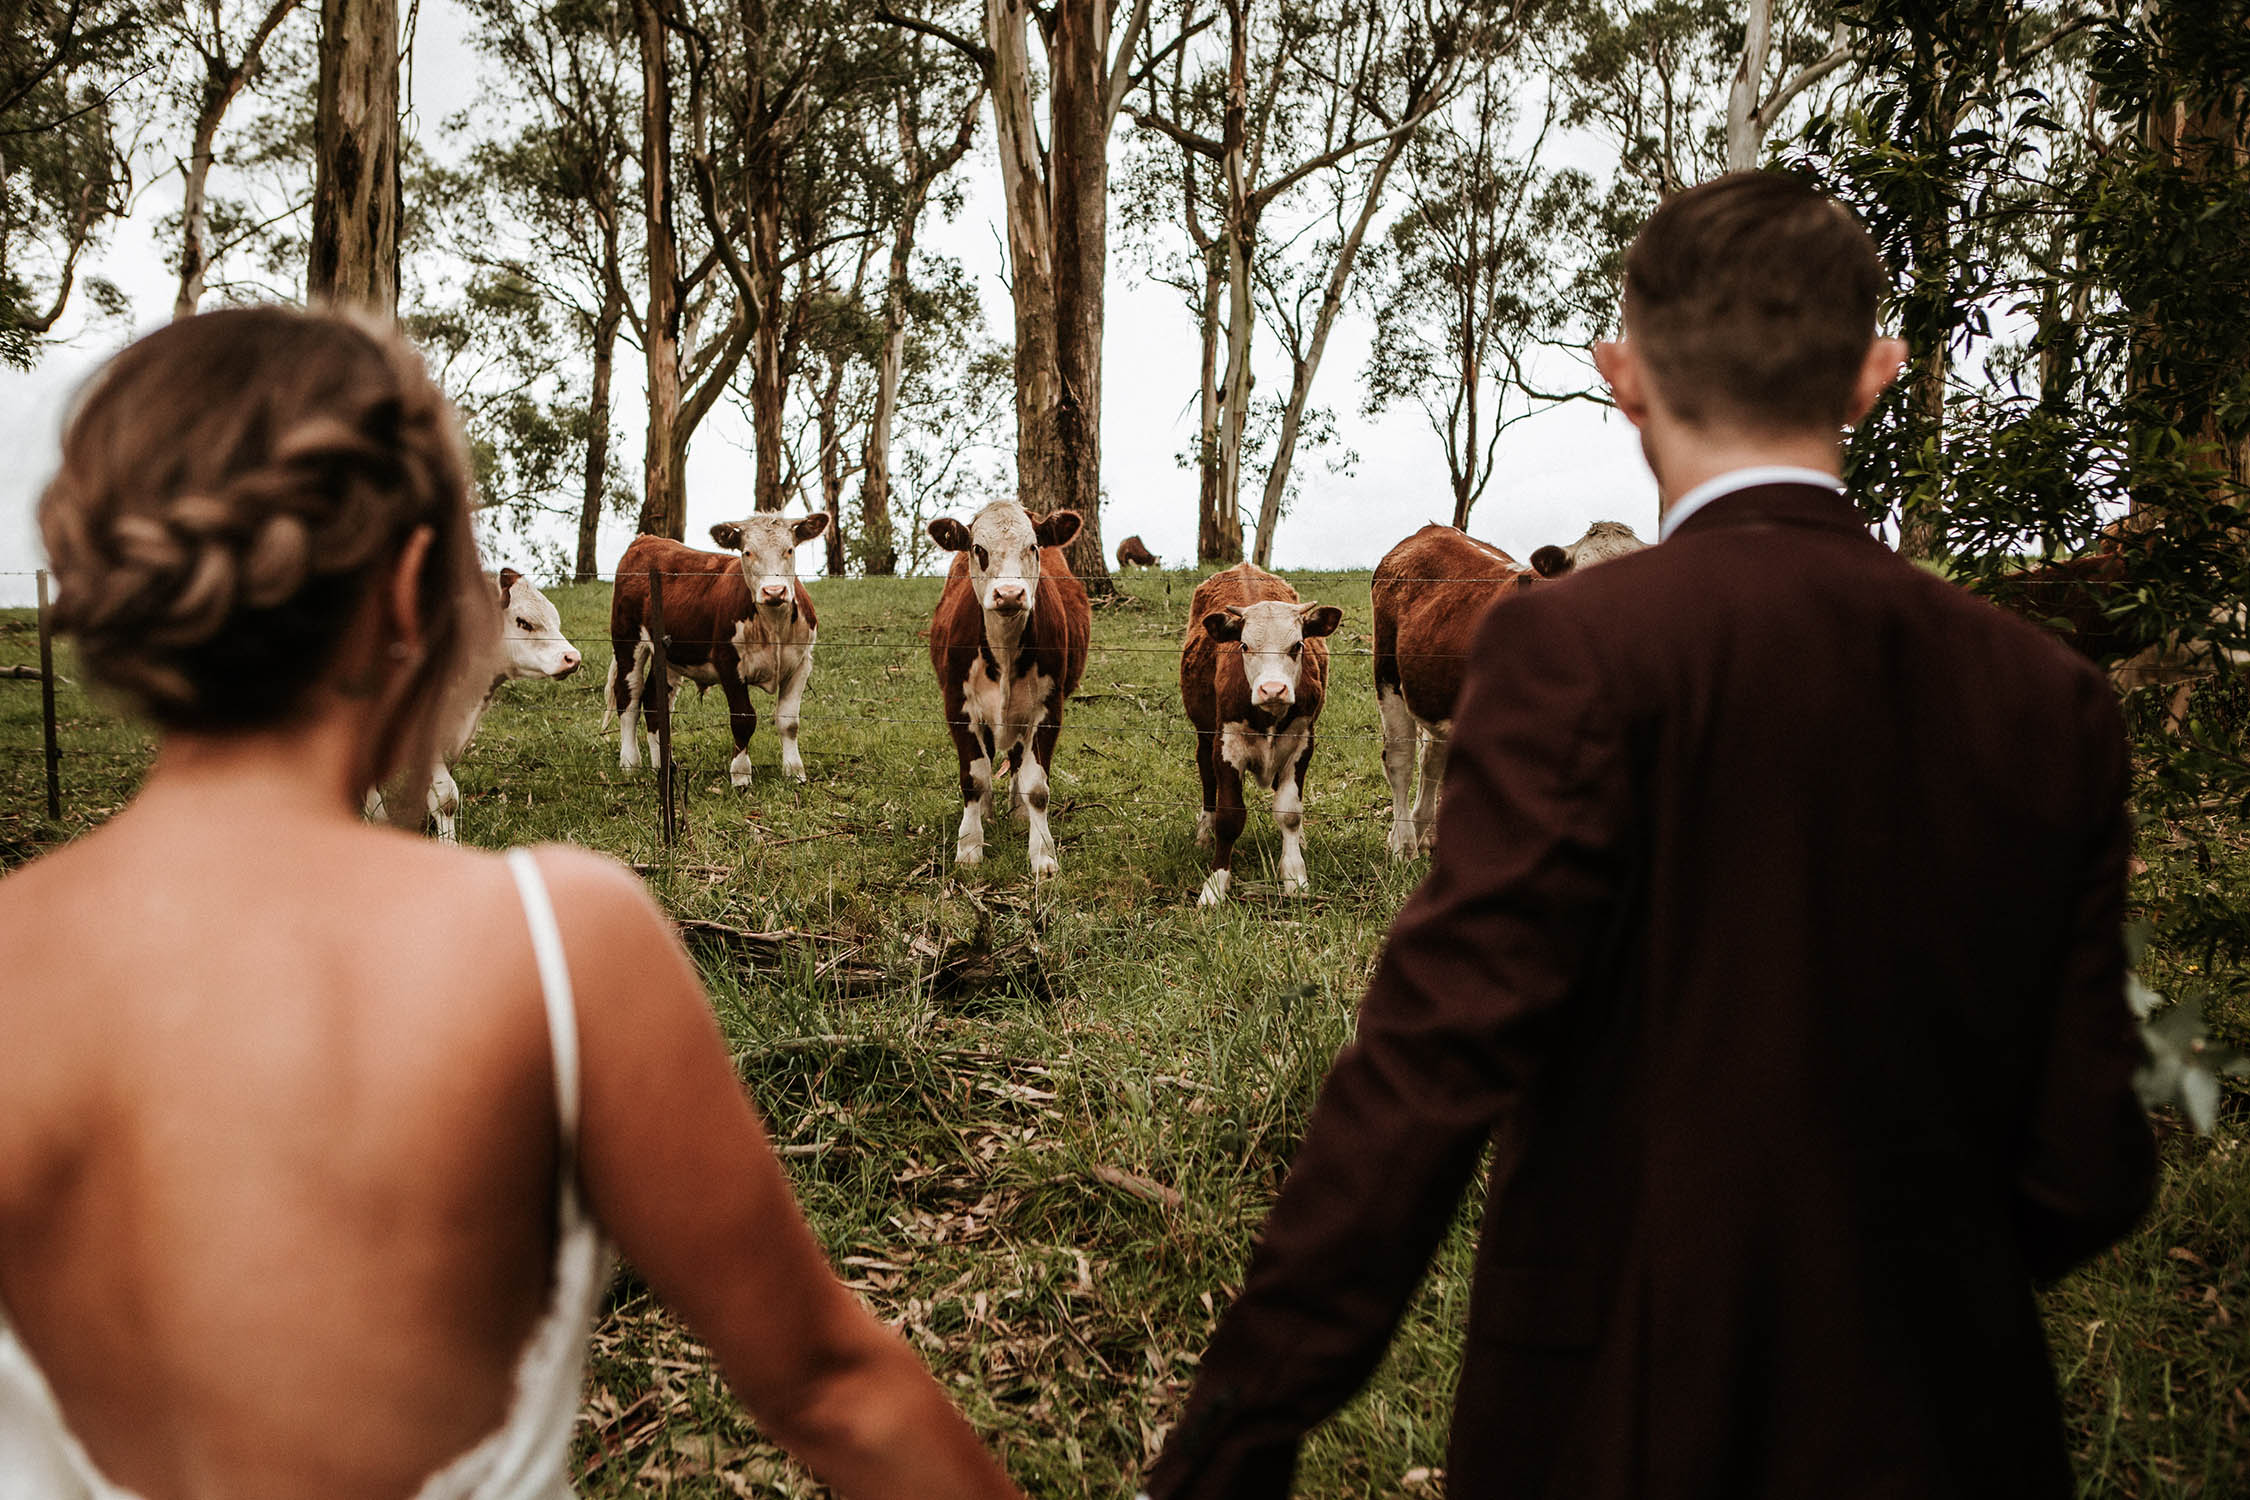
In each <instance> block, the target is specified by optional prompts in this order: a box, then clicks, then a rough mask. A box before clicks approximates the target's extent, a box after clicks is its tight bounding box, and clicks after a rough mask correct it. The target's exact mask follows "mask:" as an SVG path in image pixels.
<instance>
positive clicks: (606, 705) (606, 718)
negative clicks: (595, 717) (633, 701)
mask: <svg viewBox="0 0 2250 1500" xmlns="http://www.w3.org/2000/svg"><path fill="white" fill-rule="evenodd" d="M616 720H617V653H616V652H615V651H612V652H611V653H610V656H609V675H608V676H607V677H604V678H603V679H602V727H601V728H600V729H599V730H597V731H595V732H596V733H598V734H607V733H609V726H610V725H611V724H613V723H615V722H616Z"/></svg>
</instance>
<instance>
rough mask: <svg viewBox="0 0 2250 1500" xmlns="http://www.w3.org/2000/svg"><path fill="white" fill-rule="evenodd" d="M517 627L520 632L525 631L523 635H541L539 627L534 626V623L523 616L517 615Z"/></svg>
mask: <svg viewBox="0 0 2250 1500" xmlns="http://www.w3.org/2000/svg"><path fill="white" fill-rule="evenodd" d="M516 627H517V628H518V629H519V630H521V631H523V633H524V634H526V635H537V634H538V633H539V627H538V626H536V625H534V624H532V623H531V622H530V621H529V620H527V619H525V618H524V617H523V616H522V615H517V616H516Z"/></svg>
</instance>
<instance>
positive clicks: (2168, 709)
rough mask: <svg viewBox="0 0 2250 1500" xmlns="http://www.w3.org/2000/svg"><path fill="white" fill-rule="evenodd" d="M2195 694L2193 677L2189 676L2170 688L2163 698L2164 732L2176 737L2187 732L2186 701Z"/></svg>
mask: <svg viewBox="0 0 2250 1500" xmlns="http://www.w3.org/2000/svg"><path fill="white" fill-rule="evenodd" d="M2194 696H2195V679H2193V678H2189V679H2188V680H2187V681H2185V682H2183V683H2180V684H2179V685H2178V686H2177V687H2175V688H2173V689H2172V695H2171V696H2170V697H2169V698H2167V699H2165V700H2164V732H2165V733H2166V734H2168V735H2171V736H2172V737H2173V738H2174V739H2178V738H2179V737H2180V736H2181V735H2182V734H2184V733H2186V732H2187V721H2188V703H2189V701H2190V700H2191V699H2192V698H2193V697H2194Z"/></svg>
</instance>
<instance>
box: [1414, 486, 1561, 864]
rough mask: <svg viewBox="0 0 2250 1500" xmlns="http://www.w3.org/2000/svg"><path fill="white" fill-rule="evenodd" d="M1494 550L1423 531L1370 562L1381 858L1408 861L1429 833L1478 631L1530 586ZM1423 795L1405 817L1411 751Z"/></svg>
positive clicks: (1454, 535)
mask: <svg viewBox="0 0 2250 1500" xmlns="http://www.w3.org/2000/svg"><path fill="white" fill-rule="evenodd" d="M1538 579H1539V575H1538V574H1536V573H1533V572H1531V571H1529V570H1528V569H1525V568H1522V567H1519V566H1518V565H1517V563H1516V560H1515V559H1514V558H1512V557H1510V556H1508V554H1507V553H1505V552H1502V551H1501V550H1500V549H1499V548H1498V547H1493V546H1488V545H1486V544H1485V543H1483V542H1480V541H1477V540H1475V539H1474V538H1472V537H1470V536H1469V535H1468V534H1467V533H1465V532H1462V531H1457V530H1455V529H1454V528H1453V527H1451V526H1437V525H1431V526H1425V527H1423V528H1422V529H1421V530H1420V531H1417V532H1415V533H1414V535H1412V536H1410V537H1408V538H1407V539H1406V540H1405V541H1403V542H1400V543H1399V544H1398V545H1397V546H1396V547H1393V548H1392V549H1391V550H1390V551H1389V552H1387V553H1385V554H1384V555H1383V560H1382V561H1381V562H1380V563H1377V564H1376V565H1375V581H1374V586H1373V589H1374V596H1375V663H1374V665H1375V702H1376V705H1377V706H1378V707H1379V708H1380V709H1381V710H1382V715H1383V775H1384V776H1385V778H1386V779H1388V780H1389V782H1390V784H1391V833H1390V840H1389V845H1390V851H1391V856H1392V858H1394V859H1408V858H1411V857H1412V856H1413V854H1414V853H1415V851H1416V850H1418V849H1428V848H1429V847H1430V845H1431V844H1432V842H1433V841H1434V840H1435V838H1436V834H1437V801H1438V787H1439V785H1440V784H1441V783H1442V782H1443V781H1444V779H1445V740H1446V736H1447V735H1448V734H1449V733H1451V731H1452V728H1453V704H1454V700H1455V699H1457V698H1458V697H1460V695H1461V677H1462V674H1463V672H1464V671H1465V669H1466V668H1467V666H1468V657H1469V652H1470V649H1471V648H1472V647H1473V646H1474V644H1475V642H1476V636H1477V625H1478V623H1479V622H1480V621H1482V620H1483V619H1484V612H1485V611H1486V610H1487V609H1489V608H1490V607H1491V606H1492V604H1493V602H1494V601H1495V600H1499V599H1504V598H1506V597H1507V596H1508V595H1510V594H1512V593H1514V592H1515V591H1516V590H1518V589H1521V588H1525V587H1527V586H1529V585H1530V584H1533V583H1536V582H1537V581H1538ZM1423 739H1426V740H1427V741H1428V744H1427V747H1426V748H1425V749H1424V750H1423V752H1422V790H1421V795H1420V796H1419V798H1416V799H1415V800H1414V804H1413V807H1412V809H1411V810H1409V808H1408V805H1407V804H1408V798H1409V796H1410V795H1411V793H1412V789H1413V784H1414V752H1415V748H1416V743H1417V741H1418V740H1423Z"/></svg>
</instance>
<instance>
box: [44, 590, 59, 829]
mask: <svg viewBox="0 0 2250 1500" xmlns="http://www.w3.org/2000/svg"><path fill="white" fill-rule="evenodd" d="M39 717H40V720H41V723H42V725H43V726H44V728H45V730H46V735H47V819H48V821H49V822H53V823H60V822H61V821H62V775H61V766H62V750H61V748H60V747H59V746H57V745H56V743H55V637H54V630H53V628H52V626H51V625H50V624H49V623H48V620H47V570H46V569H45V568H41V569H40V570H39Z"/></svg>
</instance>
